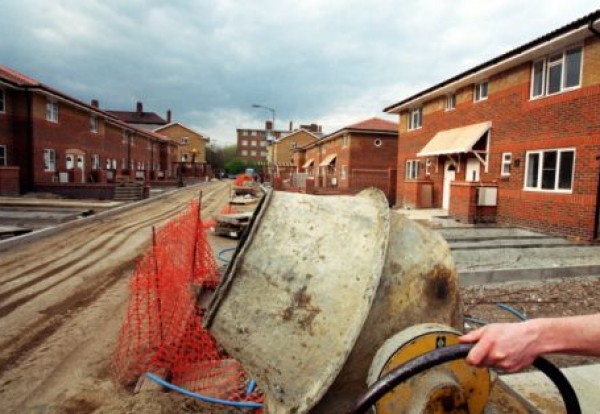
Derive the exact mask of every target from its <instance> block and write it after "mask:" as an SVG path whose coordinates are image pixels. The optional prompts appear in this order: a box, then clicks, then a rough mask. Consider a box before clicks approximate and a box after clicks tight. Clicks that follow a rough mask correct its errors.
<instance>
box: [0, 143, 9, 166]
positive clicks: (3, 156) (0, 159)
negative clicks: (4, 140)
mask: <svg viewBox="0 0 600 414" xmlns="http://www.w3.org/2000/svg"><path fill="white" fill-rule="evenodd" d="M7 163H8V154H7V153H6V145H0V165H6V164H7Z"/></svg>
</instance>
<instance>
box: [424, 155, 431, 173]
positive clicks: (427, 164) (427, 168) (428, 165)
mask: <svg viewBox="0 0 600 414" xmlns="http://www.w3.org/2000/svg"><path fill="white" fill-rule="evenodd" d="M425 175H431V160H430V159H429V158H427V161H425Z"/></svg>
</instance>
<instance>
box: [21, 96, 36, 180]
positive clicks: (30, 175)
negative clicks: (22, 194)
mask: <svg viewBox="0 0 600 414" xmlns="http://www.w3.org/2000/svg"><path fill="white" fill-rule="evenodd" d="M25 101H26V105H27V125H26V127H25V128H26V132H25V133H26V135H27V147H28V148H26V150H25V153H26V155H25V160H24V166H25V170H26V171H27V176H26V185H25V187H27V188H26V190H27V191H31V190H33V183H34V181H35V172H34V170H33V169H34V166H35V154H34V150H33V148H34V145H33V109H32V105H33V101H32V99H31V90H30V89H29V88H27V87H25ZM21 183H23V180H21ZM23 190H24V189H23V188H21V191H23Z"/></svg>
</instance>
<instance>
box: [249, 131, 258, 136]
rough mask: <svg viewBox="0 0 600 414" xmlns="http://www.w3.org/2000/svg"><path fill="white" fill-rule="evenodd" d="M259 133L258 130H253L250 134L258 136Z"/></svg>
mask: <svg viewBox="0 0 600 414" xmlns="http://www.w3.org/2000/svg"><path fill="white" fill-rule="evenodd" d="M257 135H258V131H252V132H251V133H250V136H253V137H255V136H257Z"/></svg>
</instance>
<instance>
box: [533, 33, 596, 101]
mask: <svg viewBox="0 0 600 414" xmlns="http://www.w3.org/2000/svg"><path fill="white" fill-rule="evenodd" d="M574 51H578V53H579V56H580V58H579V61H578V64H579V73H578V74H577V80H578V82H577V84H576V85H570V86H568V85H567V80H568V74H569V73H570V71H569V70H568V69H569V68H568V67H567V56H568V55H569V54H570V53H571V52H574ZM583 51H584V48H583V45H581V44H576V45H572V46H569V47H567V48H565V49H563V50H562V51H559V52H556V53H552V54H549V55H547V56H544V57H543V58H541V59H537V60H535V61H533V62H532V64H531V88H530V91H529V93H530V99H539V98H543V97H544V96H551V95H556V94H559V93H563V92H568V91H572V90H575V89H579V88H581V81H582V78H583ZM557 67H560V85H559V88H558V90H557V91H553V92H551V91H550V71H551V69H552V68H557ZM536 75H539V77H536Z"/></svg>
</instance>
